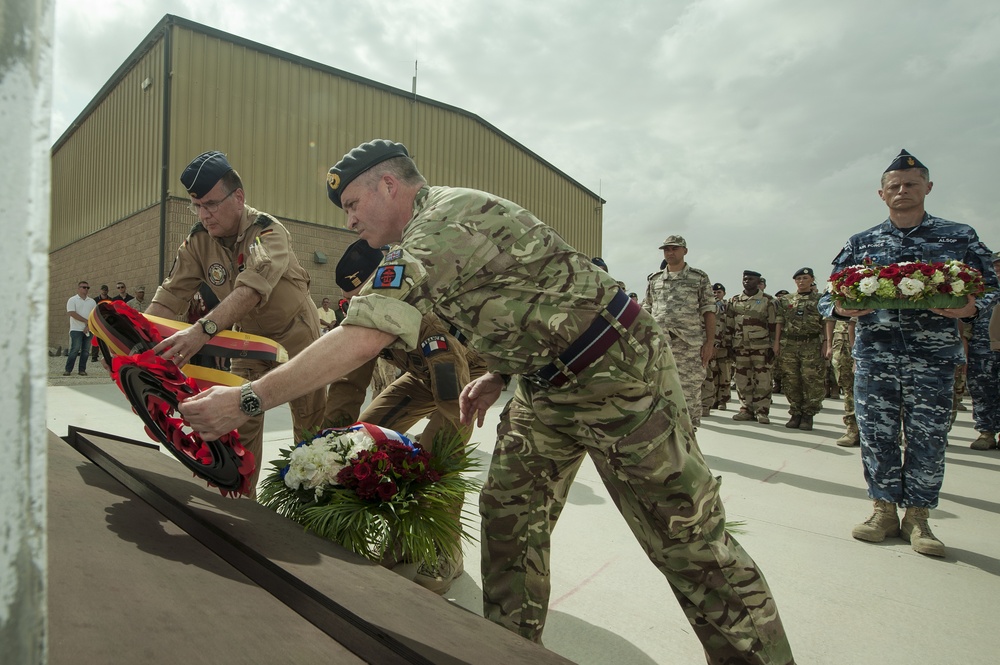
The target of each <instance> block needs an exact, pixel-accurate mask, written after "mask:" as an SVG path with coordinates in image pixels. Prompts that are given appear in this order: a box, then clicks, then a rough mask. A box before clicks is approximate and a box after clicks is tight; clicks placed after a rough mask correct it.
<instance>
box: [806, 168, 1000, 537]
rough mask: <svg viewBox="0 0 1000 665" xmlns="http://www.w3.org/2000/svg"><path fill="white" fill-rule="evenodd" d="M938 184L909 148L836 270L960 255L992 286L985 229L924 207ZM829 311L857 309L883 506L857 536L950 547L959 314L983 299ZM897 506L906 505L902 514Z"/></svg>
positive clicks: (867, 470)
mask: <svg viewBox="0 0 1000 665" xmlns="http://www.w3.org/2000/svg"><path fill="white" fill-rule="evenodd" d="M932 187H933V183H932V182H931V181H930V177H929V173H928V171H927V169H926V167H924V165H923V164H921V163H920V162H919V161H918V160H917V159H916V158H915V157H914V156H913V155H911V154H910V153H908V152H906V151H905V150H903V151H901V152H900V154H899V155H898V156H897V157H896V158H895V159H894V160H893V161H892V163H891V164H890V165H889V168H887V169H886V170H885V172H884V173H883V174H882V186H881V189H879V197H880V198H881V199H882V200H883V201H884V202H885V204H886V205H887V206H888V208H889V218H888V219H886V220H885V221H884V222H882V223H881V224H879V225H878V226H874V227H872V228H870V229H868V230H867V231H863V232H861V233H858V234H856V235H854V236H851V238H850V239H849V240H848V241H847V244H846V245H845V246H844V249H843V250H841V252H840V254H838V255H837V257H836V258H835V259H834V260H833V270H834V272H837V271H840V270H842V269H843V268H846V267H848V266H852V265H862V264H873V265H888V264H891V263H899V262H902V261H923V262H936V261H947V260H950V259H956V260H959V261H962V262H964V263H966V264H968V265H970V266H971V267H973V268H975V269H977V270H980V271H982V273H983V277H984V278H985V280H986V283H987V285H988V286H990V287H996V286H997V277H996V274H995V273H994V271H993V267H992V265H990V252H989V250H988V249H987V248H986V246H985V245H984V244H983V243H982V242H980V240H979V237H978V236H977V235H976V231H975V230H974V229H973V228H972V227H970V226H967V225H965V224H958V223H955V222H950V221H947V220H944V219H941V218H940V217H935V216H933V215H930V214H928V213H927V212H926V210H925V209H924V199H925V197H926V196H927V194H929V193H930V191H931V188H932ZM820 311H821V312H822V313H823V314H824V315H825V316H830V315H831V314H832V315H835V316H836V317H837V318H841V319H843V318H847V317H857V328H856V331H855V344H854V361H855V364H856V369H855V375H854V401H855V411H856V416H857V421H858V427H859V429H860V432H861V457H862V461H863V464H864V474H865V479H866V480H867V483H868V495H869V496H870V497H871V498H872V499H873V500H874V503H875V510H874V512H873V514H872V516H871V517H869V518H868V520H866V521H865V522H863V523H861V524H859V525H857V526H856V527H855V528H854V531H853V532H852V535H853V536H854V537H855V538H857V539H859V540H865V541H869V542H881V541H882V540H884V539H885V538H886V537H889V536H896V535H899V534H901V535H902V537H903V538H904V539H905V540H908V541H909V542H910V544H911V545H912V547H913V549H914V550H916V551H917V552H920V553H921V554H927V555H931V556H944V551H945V550H944V545H943V544H942V543H941V541H940V540H938V539H937V538H936V537H935V536H934V534H933V532H932V531H931V529H930V526H929V525H928V523H927V518H928V513H929V509H930V508H934V507H936V506H937V504H938V494H939V492H940V490H941V483H942V481H943V479H944V452H945V450H944V449H945V445H947V435H948V428H949V415H950V413H951V403H952V392H953V385H954V380H955V367H956V366H957V365H958V364H960V363H962V362H964V355H963V350H962V343H961V341H960V339H959V336H958V327H957V325H956V321H955V319H957V318H963V317H969V316H972V315H974V314H975V313H976V303H975V298H973V297H972V296H968V302H967V304H966V305H965V306H964V307H961V308H951V309H929V310H917V309H898V310H897V309H879V310H861V311H858V310H848V309H844V308H843V307H841V305H840V304H835V303H834V301H833V300H832V298H831V296H830V294H829V293H828V294H826V295H824V296H823V298H822V299H821V301H820ZM900 427H902V434H903V436H904V437H905V440H906V452H905V455H904V454H903V451H902V450H901V448H900V444H899V441H900ZM897 505H903V506H905V507H906V513H905V514H904V516H903V520H902V523H900V521H899V518H898V515H897V512H896V507H897Z"/></svg>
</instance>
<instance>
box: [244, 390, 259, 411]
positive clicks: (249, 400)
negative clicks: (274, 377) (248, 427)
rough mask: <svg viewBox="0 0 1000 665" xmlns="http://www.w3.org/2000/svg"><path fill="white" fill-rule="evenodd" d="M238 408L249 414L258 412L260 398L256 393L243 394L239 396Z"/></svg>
mask: <svg viewBox="0 0 1000 665" xmlns="http://www.w3.org/2000/svg"><path fill="white" fill-rule="evenodd" d="M240 408H241V409H243V411H245V412H246V413H249V414H250V415H256V414H257V413H259V412H260V398H259V397H257V396H256V395H243V396H242V397H241V398H240Z"/></svg>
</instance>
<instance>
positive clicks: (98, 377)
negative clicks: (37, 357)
mask: <svg viewBox="0 0 1000 665" xmlns="http://www.w3.org/2000/svg"><path fill="white" fill-rule="evenodd" d="M65 369H66V356H49V385H50V386H87V385H93V384H96V383H107V382H108V381H110V380H111V376H110V375H109V374H108V371H107V370H106V369H104V367H102V366H101V361H100V360H98V361H97V362H91V361H90V360H89V359H88V360H87V376H80V375H79V374H78V373H77V372H78V370H79V369H80V359H79V358H77V359H76V362H74V363H73V373H72V374H70V375H69V376H63V371H64V370H65Z"/></svg>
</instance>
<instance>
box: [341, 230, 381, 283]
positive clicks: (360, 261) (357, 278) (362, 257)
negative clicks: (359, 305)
mask: <svg viewBox="0 0 1000 665" xmlns="http://www.w3.org/2000/svg"><path fill="white" fill-rule="evenodd" d="M380 263H382V250H381V248H374V247H369V246H368V242H367V241H365V240H357V241H355V242H354V243H352V244H351V246H350V247H348V248H347V251H346V252H344V255H343V256H342V257H340V261H339V262H338V263H337V270H336V280H335V281H336V282H337V286H339V287H340V290H341V291H344V292H347V291H353V290H354V289H356V288H358V287H359V286H361V285H362V284H364V283H365V282H366V281H367V280H368V278H369V277H371V276H372V273H374V272H375V269H376V268H378V264H380Z"/></svg>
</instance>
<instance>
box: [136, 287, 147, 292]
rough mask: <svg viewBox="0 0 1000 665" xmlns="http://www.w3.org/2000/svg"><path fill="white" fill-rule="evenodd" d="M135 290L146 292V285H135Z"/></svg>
mask: <svg viewBox="0 0 1000 665" xmlns="http://www.w3.org/2000/svg"><path fill="white" fill-rule="evenodd" d="M135 292H136V293H145V292H146V287H145V286H137V287H135Z"/></svg>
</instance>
